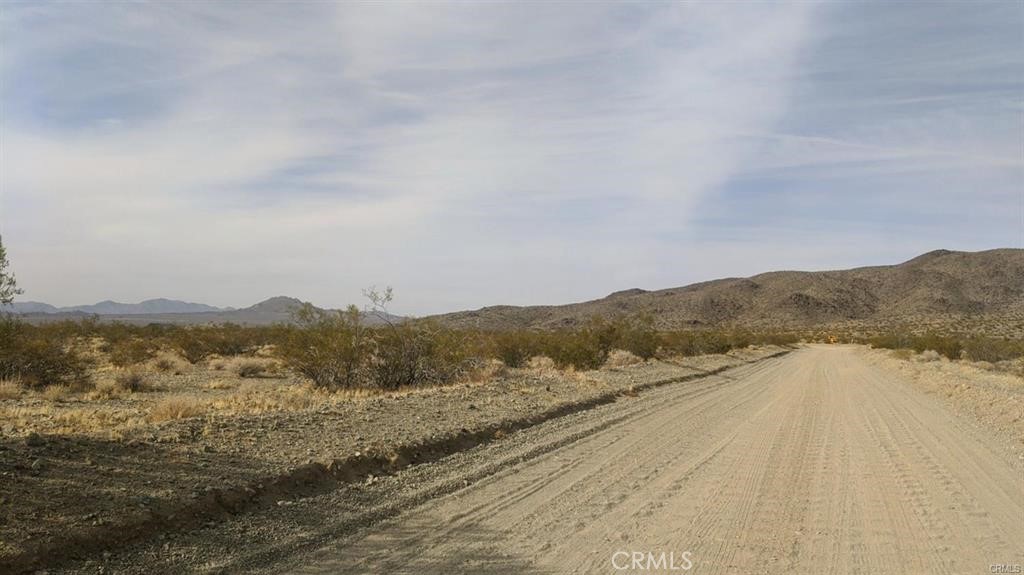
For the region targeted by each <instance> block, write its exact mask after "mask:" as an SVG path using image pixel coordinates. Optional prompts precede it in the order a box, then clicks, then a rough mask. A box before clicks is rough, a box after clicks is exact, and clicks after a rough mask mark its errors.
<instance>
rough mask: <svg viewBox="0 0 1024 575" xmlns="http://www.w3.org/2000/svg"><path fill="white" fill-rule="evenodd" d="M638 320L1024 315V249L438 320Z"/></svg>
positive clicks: (672, 324)
mask: <svg viewBox="0 0 1024 575" xmlns="http://www.w3.org/2000/svg"><path fill="white" fill-rule="evenodd" d="M632 314H650V315H651V316H652V317H653V318H654V321H655V324H656V325H657V326H658V327H659V328H662V329H682V328H690V327H695V326H737V327H747V328H780V327H782V328H803V327H809V326H815V325H833V324H838V323H850V322H861V323H886V324H894V323H900V322H922V321H923V322H927V321H933V320H935V321H937V320H938V319H941V318H948V317H953V316H981V315H992V314H1006V315H1007V317H1012V318H1016V317H1024V250H1021V249H1013V248H1000V249H994V250H986V251H981V252H958V251H952V250H933V251H930V252H927V253H924V254H921V255H919V256H917V257H914V258H912V259H910V260H907V261H905V262H902V263H899V264H892V265H876V266H865V267H859V268H852V269H845V270H827V271H798V270H782V271H770V272H764V273H760V274H757V275H753V276H750V277H745V278H735V277H734V278H722V279H716V280H709V281H703V282H698V283H694V284H689V285H685V286H679V287H674V288H665V289H660V290H643V289H639V288H632V289H625V290H619V291H616V292H614V293H612V294H609V295H608V296H606V297H603V298H599V299H595V300H590V301H585V302H579V303H571V304H564V305H540V306H488V307H484V308H480V309H477V310H470V311H461V312H454V313H448V314H440V315H436V316H433V318H434V319H436V320H438V321H440V322H442V323H444V324H446V325H451V326H457V327H474V328H480V329H510V328H512V329H515V328H519V329H554V328H561V327H572V326H575V325H579V324H581V323H583V322H584V321H586V320H587V319H588V318H589V317H591V316H594V315H600V316H622V315H632Z"/></svg>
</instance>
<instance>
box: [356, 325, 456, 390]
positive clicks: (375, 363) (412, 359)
mask: <svg viewBox="0 0 1024 575" xmlns="http://www.w3.org/2000/svg"><path fill="white" fill-rule="evenodd" d="M373 332H374V333H373V355H372V359H371V362H370V372H371V377H372V384H373V386H374V387H378V388H381V389H389V390H390V389H398V388H401V387H413V386H420V385H444V384H447V383H451V382H453V381H455V380H456V379H458V377H459V376H460V375H461V374H462V372H463V371H464V370H465V369H466V368H467V366H468V361H469V358H468V357H467V355H468V354H467V353H466V346H465V341H464V337H463V335H462V334H460V333H458V332H455V331H451V330H445V329H441V328H439V327H437V326H436V325H434V324H432V323H427V322H405V323H402V324H398V325H394V324H392V325H387V326H386V327H381V328H377V329H375V330H373Z"/></svg>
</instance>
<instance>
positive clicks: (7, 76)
mask: <svg viewBox="0 0 1024 575" xmlns="http://www.w3.org/2000/svg"><path fill="white" fill-rule="evenodd" d="M0 234H2V238H3V243H4V245H5V247H6V248H7V250H8V256H9V259H10V261H11V267H12V269H13V271H14V272H15V274H16V277H17V279H18V282H19V284H20V286H21V287H22V288H23V289H24V294H23V295H22V296H21V297H20V300H21V301H29V300H35V301H45V302H48V303H51V304H54V305H74V304H83V303H92V302H95V301H99V300H105V299H114V300H118V301H125V302H135V301H140V300H143V299H148V298H155V297H167V298H174V299H184V300H188V301H199V302H203V303H208V304H211V305H220V306H235V307H242V306H247V305H250V304H252V303H255V302H257V301H260V300H262V299H265V298H267V297H271V296H275V295H288V296H293V297H298V298H301V299H303V300H308V301H312V302H314V303H316V304H317V305H321V306H331V307H339V306H343V305H347V304H349V303H360V302H361V301H362V296H361V292H362V289H363V288H366V287H369V286H374V285H375V286H386V285H390V286H393V287H394V290H395V294H396V298H395V302H394V304H393V311H395V312H396V313H406V314H417V315H425V314H430V313H437V312H444V311H454V310H459V309H472V308H477V307H481V306H485V305H492V304H553V303H566V302H571V301H582V300H587V299H594V298H599V297H603V296H604V295H607V294H608V293H610V292H613V291H617V290H621V289H627V288H633V287H640V288H646V289H658V288H667V287H673V286H679V285H684V284H687V283H692V282H696V281H703V280H708V279H714V278H718V277H726V276H748V275H753V274H756V273H760V272H764V271H770V270H778V269H808V270H818V269H840V268H847V267H854V266H858V265H875V264H887V263H898V262H900V261H904V260H906V259H910V258H912V257H914V256H916V255H919V254H921V253H923V252H926V251H930V250H933V249H940V248H943V249H955V250H971V251H973V250H983V249H990V248H997V247H1024V3H1022V2H1018V1H1006V2H993V3H979V2H971V3H968V2H941V3H940V2H906V3H873V2H821V3H814V2H799V3H789V4H787V3H768V2H740V1H737V2H708V3H701V2H685V3H655V2H643V3H621V2H616V3H600V2H566V3H557V2H544V3H540V2H537V3H530V2H526V3H524V2H519V3H511V4H501V3H490V2H488V3H472V2H463V3H452V4H447V3H399V2H392V3H384V2H378V3H366V4H359V3H350V2H346V3H330V2H309V3H284V2H280V3H278V2H269V1H268V2H261V3H257V2H246V3H230V2H218V3H212V2H210V3H207V2H185V1H174V2H172V1H164V2H131V3H100V2H89V3H86V2H79V3H46V2H25V3H18V2H3V3H0Z"/></svg>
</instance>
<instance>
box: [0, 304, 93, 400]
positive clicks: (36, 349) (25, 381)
mask: <svg viewBox="0 0 1024 575" xmlns="http://www.w3.org/2000/svg"><path fill="white" fill-rule="evenodd" d="M89 366H90V364H89V362H88V361H87V360H86V359H85V358H84V357H83V356H82V355H81V354H80V353H78V351H77V350H76V349H75V342H74V341H71V340H67V339H63V338H51V337H48V336H47V334H46V333H42V332H40V330H38V329H36V328H34V327H33V326H30V325H28V324H26V323H23V322H21V321H18V320H16V319H14V318H11V317H9V316H3V317H0V379H17V380H18V381H20V382H21V384H22V385H23V386H24V387H27V388H41V387H46V386H50V385H68V386H83V385H86V384H87V383H88V382H89V379H90V378H89V371H88V369H89Z"/></svg>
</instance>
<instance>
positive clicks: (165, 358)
mask: <svg viewBox="0 0 1024 575" xmlns="http://www.w3.org/2000/svg"><path fill="white" fill-rule="evenodd" d="M153 367H154V368H155V369H156V370H157V371H163V372H171V373H175V374H181V373H183V372H184V371H185V369H186V368H187V367H188V365H187V363H186V362H185V361H184V360H182V359H181V358H180V357H178V356H177V355H175V354H173V353H169V352H159V353H157V356H156V359H155V361H153Z"/></svg>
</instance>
